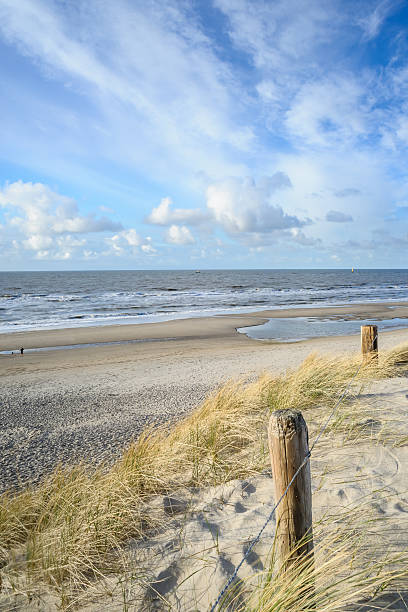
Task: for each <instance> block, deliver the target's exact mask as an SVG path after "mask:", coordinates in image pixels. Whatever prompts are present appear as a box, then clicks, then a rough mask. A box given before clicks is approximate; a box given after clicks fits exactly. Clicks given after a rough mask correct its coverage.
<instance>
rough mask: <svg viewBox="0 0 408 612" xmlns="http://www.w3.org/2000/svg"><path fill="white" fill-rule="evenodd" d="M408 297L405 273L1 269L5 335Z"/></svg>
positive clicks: (0, 322)
mask: <svg viewBox="0 0 408 612" xmlns="http://www.w3.org/2000/svg"><path fill="white" fill-rule="evenodd" d="M399 300H407V301H408V270H357V271H355V272H354V273H352V272H351V270H202V271H200V272H198V271H197V272H196V271H194V270H193V271H191V270H182V271H168V270H166V271H160V270H155V271H92V272H85V271H84V272H0V333H1V332H8V331H23V330H28V329H41V328H44V329H51V328H58V327H60V328H61V327H78V326H88V325H111V324H116V323H117V324H119V323H120V324H124V323H145V322H154V321H165V320H169V319H175V318H184V317H196V316H206V315H215V314H225V313H234V312H236V313H237V312H251V311H256V310H265V309H272V308H279V309H281V308H289V307H295V308H296V307H304V306H310V307H312V306H330V305H334V304H350V303H355V302H372V301H374V302H375V301H381V302H393V301H399Z"/></svg>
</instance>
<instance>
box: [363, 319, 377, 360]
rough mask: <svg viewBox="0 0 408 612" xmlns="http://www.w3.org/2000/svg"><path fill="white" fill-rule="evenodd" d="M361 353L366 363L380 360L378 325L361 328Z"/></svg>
mask: <svg viewBox="0 0 408 612" xmlns="http://www.w3.org/2000/svg"><path fill="white" fill-rule="evenodd" d="M361 352H362V353H363V357H364V359H365V360H366V361H370V360H371V359H378V327H377V325H362V326H361Z"/></svg>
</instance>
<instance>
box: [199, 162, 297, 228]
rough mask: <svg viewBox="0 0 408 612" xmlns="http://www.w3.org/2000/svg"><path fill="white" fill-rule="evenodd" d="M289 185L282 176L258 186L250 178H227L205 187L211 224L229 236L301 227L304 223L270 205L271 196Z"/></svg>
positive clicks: (264, 181) (271, 178)
mask: <svg viewBox="0 0 408 612" xmlns="http://www.w3.org/2000/svg"><path fill="white" fill-rule="evenodd" d="M289 184H290V181H289V179H288V177H287V176H286V175H285V174H284V173H277V174H276V175H273V176H272V177H267V178H264V179H261V180H260V181H258V184H256V183H255V181H254V180H253V179H251V178H246V179H244V180H240V179H238V178H229V179H226V180H224V181H220V182H218V183H215V184H213V185H210V186H209V187H208V189H207V207H208V209H209V210H210V211H211V213H212V215H213V218H214V220H215V222H216V223H218V224H219V225H220V226H221V227H222V228H223V229H224V230H225V231H226V232H227V233H229V234H240V233H245V232H261V233H268V232H273V231H276V230H284V229H288V228H291V227H301V226H302V225H305V221H301V220H300V219H298V218H297V217H296V216H294V215H288V214H286V213H285V212H284V211H283V209H282V207H281V206H279V205H276V204H273V203H272V202H271V196H272V194H273V193H275V192H276V191H277V190H278V189H279V188H281V187H287V186H288V185H289Z"/></svg>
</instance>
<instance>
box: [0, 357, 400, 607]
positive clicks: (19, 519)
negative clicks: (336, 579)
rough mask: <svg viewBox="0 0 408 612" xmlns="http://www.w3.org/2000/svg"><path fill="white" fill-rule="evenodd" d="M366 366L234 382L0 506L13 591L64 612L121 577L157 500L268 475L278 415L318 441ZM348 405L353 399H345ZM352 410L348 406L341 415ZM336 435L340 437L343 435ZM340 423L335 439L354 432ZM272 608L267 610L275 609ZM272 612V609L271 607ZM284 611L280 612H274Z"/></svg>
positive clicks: (316, 363) (153, 524)
mask: <svg viewBox="0 0 408 612" xmlns="http://www.w3.org/2000/svg"><path fill="white" fill-rule="evenodd" d="M406 361H408V347H407V346H402V347H399V348H397V349H393V350H392V351H389V352H387V353H382V354H381V357H380V360H379V362H378V363H377V362H376V361H372V362H369V363H367V364H365V365H364V367H362V368H361V369H360V371H359V373H358V375H357V377H356V378H355V379H354V382H353V385H352V387H351V389H350V393H351V397H353V395H355V394H357V393H358V392H359V390H360V389H361V387H362V385H364V384H366V383H367V382H369V381H370V380H373V379H375V378H381V377H388V376H395V375H397V374H398V373H399V372H400V366H399V365H398V364H400V363H402V362H404V363H405V362H406ZM359 363H360V357H359V356H355V357H351V356H346V357H344V358H339V357H333V358H329V357H321V356H318V355H310V356H309V357H308V358H307V359H306V360H305V361H304V362H303V363H302V364H301V365H300V367H299V368H297V369H295V370H293V371H288V372H286V373H284V374H282V375H279V376H272V375H270V374H264V375H262V376H261V377H260V378H259V379H258V380H256V381H255V382H253V383H250V384H245V383H243V382H231V383H228V384H227V385H225V386H224V387H222V388H221V389H219V390H218V391H217V392H215V393H213V394H212V395H210V396H209V397H208V398H207V399H206V400H205V401H204V402H203V404H202V405H201V406H199V407H198V408H197V409H196V410H195V411H194V412H193V413H192V414H191V415H189V416H188V417H186V418H184V419H183V420H182V421H180V422H179V423H177V424H175V425H174V426H172V427H171V428H170V430H169V428H168V426H167V427H166V426H161V427H157V428H149V429H146V430H145V432H144V433H143V434H142V435H141V436H140V437H139V438H138V439H137V440H135V441H134V442H133V443H132V444H131V445H130V446H129V447H128V448H127V449H126V450H125V451H124V453H123V455H122V457H121V458H120V459H119V460H118V461H117V462H116V463H115V464H114V465H113V466H112V467H110V468H105V467H103V466H101V467H98V468H92V467H90V466H89V465H86V464H85V463H84V464H82V465H77V466H75V467H71V468H59V469H57V470H55V471H54V472H53V473H52V474H51V475H50V476H49V477H47V478H45V479H44V480H43V482H42V483H41V484H40V485H36V486H33V487H29V488H27V489H26V490H24V491H22V492H18V493H13V492H9V493H6V494H4V495H2V496H1V497H0V567H3V570H2V574H3V582H4V583H5V584H7V585H8V587H9V588H10V589H11V590H13V588H14V589H15V590H16V591H21V592H26V593H35V592H37V591H41V589H43V588H45V589H46V588H50V589H52V591H53V592H54V593H56V594H58V597H60V599H61V602H62V603H61V605H62V607H63V608H68V607H70V606H72V605H74V604H73V602H74V601H75V598H76V595H77V593H78V592H79V591H81V590H83V589H84V588H86V586H88V585H90V584H92V581H93V580H95V579H98V578H100V577H101V576H106V575H109V574H110V573H118V572H121V571H123V570H124V567H123V563H124V561H123V556H122V555H121V546H122V545H123V544H124V543H125V542H126V541H128V540H129V539H130V538H141V537H143V536H145V535H146V534H149V533H152V532H154V530H157V529H160V526H161V523H160V521H161V519H160V517H158V516H156V515H155V513H152V511H151V508H150V507H149V500H150V499H151V498H152V496H154V495H158V494H160V495H161V494H168V493H174V492H175V491H177V490H179V489H181V488H185V487H205V486H208V485H216V484H220V483H224V482H228V481H229V480H232V479H235V478H244V477H248V476H250V475H253V474H257V473H260V472H261V471H262V470H264V469H265V468H267V467H268V462H269V459H268V454H267V440H266V427H267V422H268V416H269V414H270V412H271V411H273V410H277V409H281V408H289V407H290V408H292V409H299V410H302V411H304V413H305V416H306V419H307V420H309V419H308V416H307V413H308V411H310V415H311V419H312V421H311V422H309V429H310V430H311V434H313V431H314V430H315V429H316V425H315V423H317V422H319V423H320V422H321V421H322V419H323V418H324V416H325V415H327V414H328V413H329V411H330V410H331V409H332V408H333V406H334V405H335V403H336V401H337V399H338V397H339V395H340V394H341V393H342V391H343V390H344V389H345V387H346V386H347V385H348V383H349V381H350V379H351V377H352V376H353V375H354V374H355V372H356V369H357V367H358V365H359ZM348 401H350V400H348ZM344 410H347V401H346V400H345V401H344V403H343V404H342V406H341V407H340V410H339V414H341V411H344ZM336 427H337V429H336ZM348 427H349V428H350V427H353V424H351V425H350V424H349V425H347V419H343V420H341V419H340V420H337V426H336V421H335V422H334V425H333V426H332V427H331V430H330V432H329V434H330V435H332V436H334V435H335V434H336V432H337V433H338V432H343V433H344V432H347V428H348ZM268 609H269V608H268ZM270 609H271V610H274V609H275V608H273V607H272V608H270ZM276 609H278V608H276Z"/></svg>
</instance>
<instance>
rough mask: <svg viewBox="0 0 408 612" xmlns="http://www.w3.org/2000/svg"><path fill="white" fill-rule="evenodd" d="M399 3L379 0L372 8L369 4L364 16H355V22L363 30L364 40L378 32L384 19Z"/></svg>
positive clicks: (390, 0) (369, 38) (373, 36)
mask: <svg viewBox="0 0 408 612" xmlns="http://www.w3.org/2000/svg"><path fill="white" fill-rule="evenodd" d="M373 4H374V3H373ZM399 4H400V2H398V1H397V2H395V0H394V1H393V0H381V1H380V2H377V3H376V6H375V7H374V9H373V8H372V6H370V10H369V11H368V12H365V14H364V16H362V17H359V18H357V20H356V22H357V24H358V25H359V26H360V27H361V29H362V30H363V32H364V38H365V39H366V40H371V39H372V38H375V37H376V36H377V35H378V34H379V32H380V30H381V27H382V25H383V23H384V21H385V20H386V19H387V17H388V16H389V15H390V14H391V13H392V12H393V10H395V8H396V7H397V6H398V5H399Z"/></svg>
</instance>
